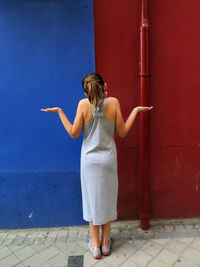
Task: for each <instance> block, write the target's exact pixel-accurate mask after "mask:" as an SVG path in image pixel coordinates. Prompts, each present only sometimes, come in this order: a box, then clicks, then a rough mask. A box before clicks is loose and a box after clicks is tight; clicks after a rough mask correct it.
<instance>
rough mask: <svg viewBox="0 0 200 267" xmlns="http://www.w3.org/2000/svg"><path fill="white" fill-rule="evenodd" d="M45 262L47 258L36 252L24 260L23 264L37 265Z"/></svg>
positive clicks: (34, 266)
mask: <svg viewBox="0 0 200 267" xmlns="http://www.w3.org/2000/svg"><path fill="white" fill-rule="evenodd" d="M43 263H45V259H44V258H43V257H42V256H41V255H39V254H35V255H33V256H31V257H29V258H28V259H26V260H24V261H23V264H24V265H25V266H27V267H28V265H30V267H36V266H40V265H41V264H43Z"/></svg>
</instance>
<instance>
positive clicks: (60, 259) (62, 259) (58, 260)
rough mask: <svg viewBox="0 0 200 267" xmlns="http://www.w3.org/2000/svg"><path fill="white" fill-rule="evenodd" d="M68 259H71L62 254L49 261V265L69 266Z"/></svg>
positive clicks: (57, 266)
mask: <svg viewBox="0 0 200 267" xmlns="http://www.w3.org/2000/svg"><path fill="white" fill-rule="evenodd" d="M68 258H69V257H68V256H67V255H66V254H65V253H63V252H60V253H59V254H57V255H56V256H54V257H53V258H51V259H49V263H50V264H52V265H53V266H54V267H63V266H65V265H67V264H68ZM86 266H87V265H86Z"/></svg>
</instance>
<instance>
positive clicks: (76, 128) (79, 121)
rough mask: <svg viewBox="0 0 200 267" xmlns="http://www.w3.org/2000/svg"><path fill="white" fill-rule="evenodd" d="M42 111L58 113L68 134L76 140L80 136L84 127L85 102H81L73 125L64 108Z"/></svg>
mask: <svg viewBox="0 0 200 267" xmlns="http://www.w3.org/2000/svg"><path fill="white" fill-rule="evenodd" d="M41 111H46V112H54V113H58V115H59V116H60V119H61V121H62V124H63V126H64V127H65V129H66V131H67V132H68V134H69V135H70V136H71V137H72V138H74V139H75V138H77V137H78V136H79V135H80V133H81V130H82V127H83V101H82V100H80V101H79V103H78V107H77V111H76V117H75V119H74V123H73V124H71V122H70V121H69V120H68V118H67V116H66V115H65V113H64V111H63V110H62V108H59V107H55V108H46V109H41Z"/></svg>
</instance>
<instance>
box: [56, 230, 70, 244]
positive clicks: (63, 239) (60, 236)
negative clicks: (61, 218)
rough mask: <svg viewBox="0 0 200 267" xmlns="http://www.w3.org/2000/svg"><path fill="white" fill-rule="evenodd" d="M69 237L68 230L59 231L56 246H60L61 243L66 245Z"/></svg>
mask: <svg viewBox="0 0 200 267" xmlns="http://www.w3.org/2000/svg"><path fill="white" fill-rule="evenodd" d="M67 235H68V230H61V231H59V232H58V235H57V238H56V241H55V243H56V244H60V243H61V244H64V243H65V242H66V239H67Z"/></svg>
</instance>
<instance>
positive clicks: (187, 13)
mask: <svg viewBox="0 0 200 267" xmlns="http://www.w3.org/2000/svg"><path fill="white" fill-rule="evenodd" d="M149 2H150V5H149V19H150V31H149V36H150V44H149V46H150V47H149V50H150V58H149V62H150V72H151V73H152V77H151V78H150V88H149V94H150V95H149V97H150V105H153V106H154V110H152V111H150V112H151V113H150V116H149V119H150V133H149V134H150V142H151V145H150V173H149V179H150V207H151V210H150V214H151V218H154V219H158V218H163V219H164V218H180V217H182V218H183V217H185V218H186V217H198V216H200V123H199V114H200V112H199V108H198V104H199V103H198V102H199V99H200V90H199V85H200V49H199V48H200V35H199V9H200V1H199V0H193V1H192V2H191V1H188V0H171V1H160V0H154V1H149ZM140 5H141V1H140V0H124V1H123V4H122V2H121V1H119V0H109V1H106V0H95V1H94V12H95V13H94V14H95V49H96V71H97V72H99V73H100V74H102V76H103V77H104V79H105V81H107V83H108V86H109V95H110V96H116V97H117V98H119V100H120V103H121V108H122V113H123V115H124V118H125V119H126V118H127V116H128V115H129V113H130V111H131V110H132V108H133V107H135V106H137V105H140V99H139V92H140V88H139V76H138V75H137V74H138V72H139V25H140V9H141V6H140ZM116 142H117V149H118V166H119V199H118V215H119V216H118V218H119V219H136V218H139V201H138V195H139V194H138V189H139V187H138V183H139V116H138V117H137V119H136V121H135V124H134V126H133V128H132V129H131V132H130V133H129V134H128V136H127V137H126V138H125V139H119V138H116Z"/></svg>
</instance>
